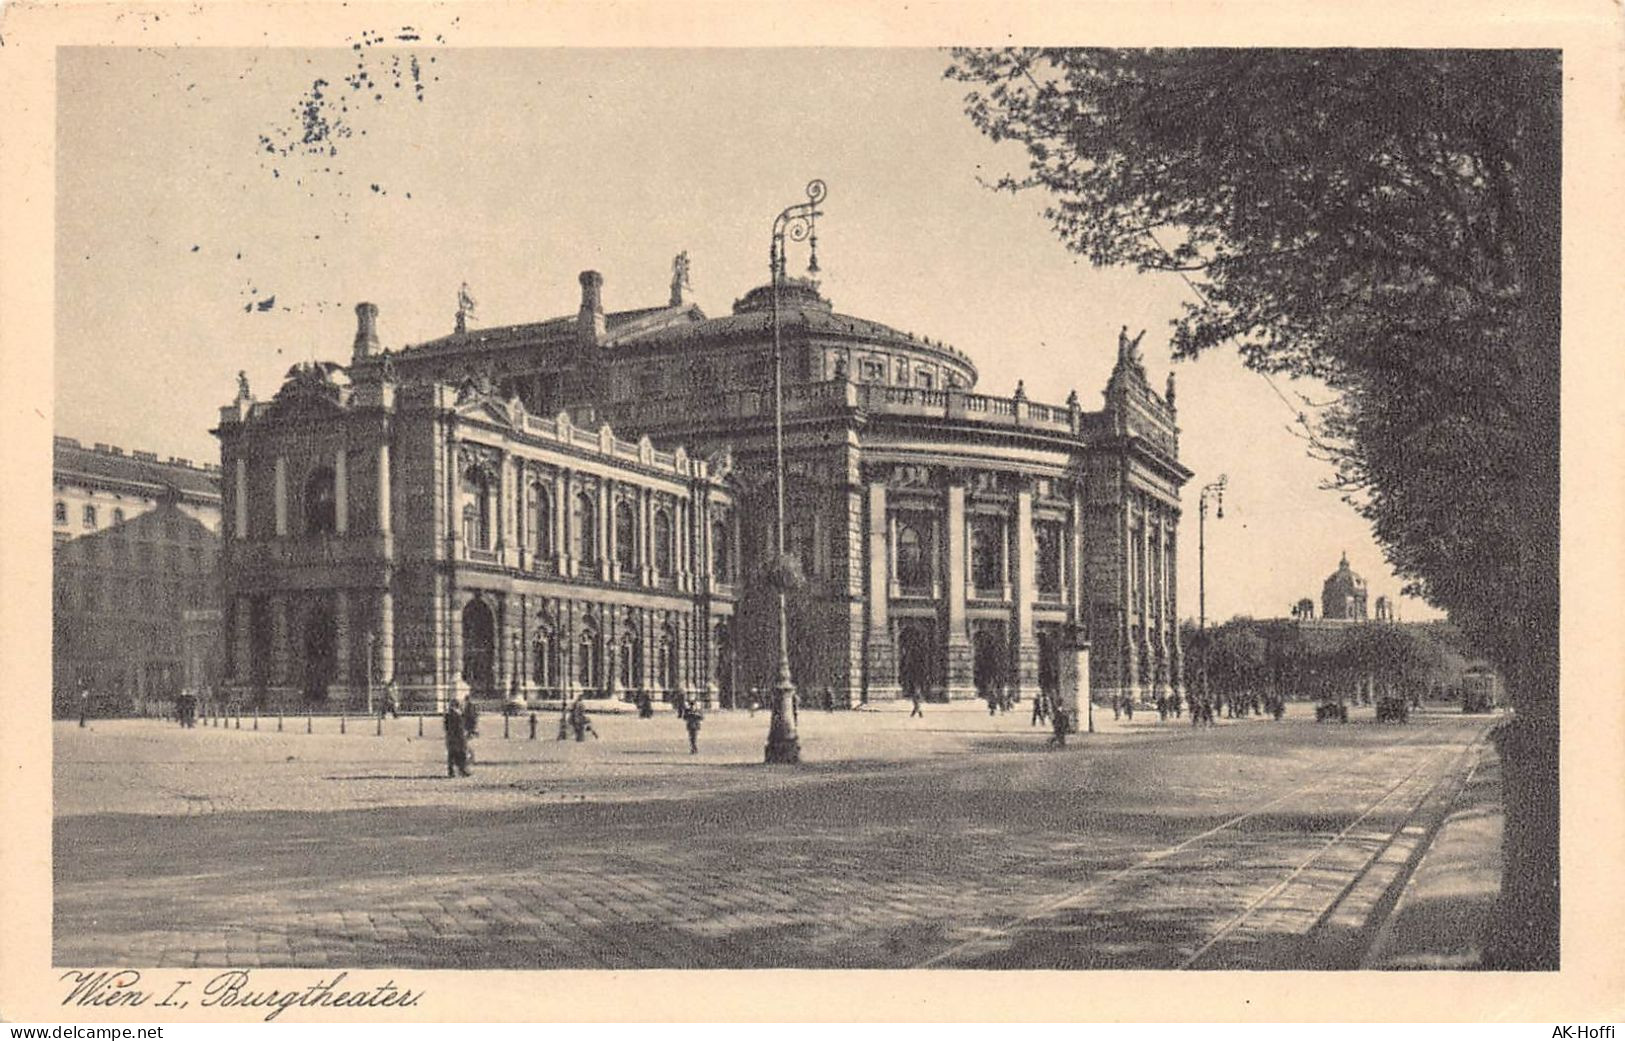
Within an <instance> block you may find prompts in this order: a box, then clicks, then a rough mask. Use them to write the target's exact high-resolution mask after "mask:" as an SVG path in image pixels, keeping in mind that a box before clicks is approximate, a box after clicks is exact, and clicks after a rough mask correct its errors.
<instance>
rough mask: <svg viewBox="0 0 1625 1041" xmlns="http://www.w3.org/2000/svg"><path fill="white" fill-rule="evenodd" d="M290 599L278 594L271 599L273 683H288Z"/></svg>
mask: <svg viewBox="0 0 1625 1041" xmlns="http://www.w3.org/2000/svg"><path fill="white" fill-rule="evenodd" d="M288 664H289V663H288V599H287V597H286V596H284V595H282V594H281V593H278V594H276V595H274V596H272V597H271V683H272V684H274V685H276V686H279V687H280V686H283V685H285V684H286V683H287V682H288Z"/></svg>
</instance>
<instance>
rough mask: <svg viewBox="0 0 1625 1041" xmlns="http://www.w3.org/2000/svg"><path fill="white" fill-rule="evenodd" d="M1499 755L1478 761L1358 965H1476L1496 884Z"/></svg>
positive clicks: (1486, 747)
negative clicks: (1364, 957) (1363, 959)
mask: <svg viewBox="0 0 1625 1041" xmlns="http://www.w3.org/2000/svg"><path fill="white" fill-rule="evenodd" d="M1502 821H1503V811H1502V806H1501V762H1500V758H1499V757H1498V756H1497V755H1496V754H1495V748H1494V746H1493V745H1491V744H1490V743H1489V742H1487V741H1486V742H1484V743H1483V744H1481V745H1480V746H1479V749H1478V761H1477V763H1476V764H1475V767H1474V769H1473V772H1472V773H1471V774H1470V775H1469V777H1468V780H1467V784H1466V785H1465V786H1464V787H1463V788H1462V791H1461V794H1460V796H1459V797H1458V798H1457V799H1456V803H1455V805H1454V806H1453V807H1452V809H1451V810H1450V813H1449V815H1448V816H1446V817H1445V821H1444V824H1443V825H1441V826H1440V828H1439V832H1438V834H1437V835H1435V836H1434V838H1433V842H1432V844H1431V845H1430V846H1429V847H1428V850H1427V852H1426V853H1424V854H1423V855H1422V861H1421V863H1420V864H1418V865H1417V868H1416V873H1415V874H1413V875H1412V876H1411V878H1410V881H1408V882H1407V883H1406V885H1405V891H1404V892H1403V893H1402V894H1401V895H1400V898H1399V903H1398V904H1397V905H1396V906H1395V907H1394V910H1393V913H1392V914H1391V915H1390V916H1389V918H1388V921H1387V922H1385V923H1384V924H1383V927H1382V931H1381V932H1380V933H1379V934H1378V936H1377V939H1376V942H1375V943H1373V944H1372V947H1371V951H1370V953H1369V954H1368V955H1367V956H1366V959H1365V962H1364V963H1363V964H1362V966H1361V967H1362V968H1365V969H1476V968H1478V965H1479V959H1480V957H1481V954H1482V950H1481V945H1482V939H1483V935H1484V931H1485V927H1486V926H1487V924H1488V922H1489V919H1490V916H1491V914H1492V913H1493V911H1494V905H1495V900H1496V896H1497V894H1498V893H1499V892H1500V888H1501V826H1502Z"/></svg>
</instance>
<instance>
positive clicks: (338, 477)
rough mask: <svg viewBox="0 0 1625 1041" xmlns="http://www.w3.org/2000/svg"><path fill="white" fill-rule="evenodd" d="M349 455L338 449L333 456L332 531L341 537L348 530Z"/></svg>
mask: <svg viewBox="0 0 1625 1041" xmlns="http://www.w3.org/2000/svg"><path fill="white" fill-rule="evenodd" d="M349 462H350V460H349V453H348V452H347V451H346V450H345V449H342V448H341V449H339V450H338V452H336V453H335V454H334V456H333V530H334V531H335V532H336V533H338V534H340V535H343V534H345V533H347V532H348V531H349V530H350V466H349Z"/></svg>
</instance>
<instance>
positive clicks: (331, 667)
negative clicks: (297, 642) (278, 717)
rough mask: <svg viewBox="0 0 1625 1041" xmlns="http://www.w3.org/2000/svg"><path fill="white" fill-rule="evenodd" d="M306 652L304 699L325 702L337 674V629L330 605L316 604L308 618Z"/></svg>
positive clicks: (304, 645) (306, 617)
mask: <svg viewBox="0 0 1625 1041" xmlns="http://www.w3.org/2000/svg"><path fill="white" fill-rule="evenodd" d="M301 644H302V647H303V649H304V678H303V687H304V691H305V697H306V698H307V699H308V700H310V701H324V700H326V698H327V687H328V684H330V683H332V682H333V674H334V673H335V672H336V671H338V630H337V626H336V625H335V624H334V621H333V612H332V611H330V610H328V608H327V605H325V604H317V605H316V606H315V607H312V608H311V609H310V611H309V613H307V614H306V615H305V631H304V635H303V638H302V640H301Z"/></svg>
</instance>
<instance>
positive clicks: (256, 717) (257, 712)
mask: <svg viewBox="0 0 1625 1041" xmlns="http://www.w3.org/2000/svg"><path fill="white" fill-rule="evenodd" d="M259 728H260V707H259V706H258V705H255V706H254V729H255V730H258V729H259Z"/></svg>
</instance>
